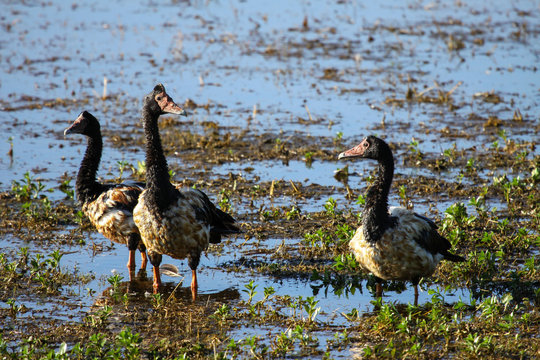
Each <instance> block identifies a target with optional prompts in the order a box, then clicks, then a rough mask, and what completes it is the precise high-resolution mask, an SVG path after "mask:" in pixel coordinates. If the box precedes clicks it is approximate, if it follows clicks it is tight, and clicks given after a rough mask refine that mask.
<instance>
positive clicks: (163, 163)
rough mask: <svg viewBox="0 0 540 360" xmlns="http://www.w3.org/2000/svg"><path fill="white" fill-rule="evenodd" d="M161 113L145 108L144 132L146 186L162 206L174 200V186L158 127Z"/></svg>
mask: <svg viewBox="0 0 540 360" xmlns="http://www.w3.org/2000/svg"><path fill="white" fill-rule="evenodd" d="M158 118H159V115H156V114H154V113H152V112H151V111H149V110H147V109H146V108H143V122H144V133H145V136H146V187H147V189H148V191H149V192H150V193H151V194H152V196H154V199H155V201H156V203H157V205H158V206H159V207H160V208H163V207H165V206H166V205H168V204H170V203H171V202H172V200H173V198H172V197H171V191H172V190H174V187H173V186H172V185H171V182H170V181H169V168H168V167H167V159H166V158H165V155H164V154H163V148H162V146H161V138H160V136H159V128H158V123H157V121H158Z"/></svg>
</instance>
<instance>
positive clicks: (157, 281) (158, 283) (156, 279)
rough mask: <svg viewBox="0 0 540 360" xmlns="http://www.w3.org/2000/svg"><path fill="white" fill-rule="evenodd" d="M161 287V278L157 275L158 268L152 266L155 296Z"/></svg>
mask: <svg viewBox="0 0 540 360" xmlns="http://www.w3.org/2000/svg"><path fill="white" fill-rule="evenodd" d="M160 286H161V277H160V275H159V266H154V294H157V293H158V291H159V287H160Z"/></svg>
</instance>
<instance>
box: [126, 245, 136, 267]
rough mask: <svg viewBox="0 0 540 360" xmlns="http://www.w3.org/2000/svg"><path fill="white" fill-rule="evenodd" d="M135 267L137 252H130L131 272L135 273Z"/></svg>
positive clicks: (129, 264)
mask: <svg viewBox="0 0 540 360" xmlns="http://www.w3.org/2000/svg"><path fill="white" fill-rule="evenodd" d="M135 266H136V265H135V250H129V258H128V262H127V268H128V269H129V271H135Z"/></svg>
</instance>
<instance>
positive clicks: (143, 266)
mask: <svg viewBox="0 0 540 360" xmlns="http://www.w3.org/2000/svg"><path fill="white" fill-rule="evenodd" d="M147 263H148V257H147V256H146V252H145V251H141V270H146V264H147Z"/></svg>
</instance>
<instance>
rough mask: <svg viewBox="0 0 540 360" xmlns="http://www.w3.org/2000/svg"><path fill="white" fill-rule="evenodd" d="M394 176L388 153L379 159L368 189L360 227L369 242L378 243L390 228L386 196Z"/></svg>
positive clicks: (392, 160)
mask: <svg viewBox="0 0 540 360" xmlns="http://www.w3.org/2000/svg"><path fill="white" fill-rule="evenodd" d="M393 176H394V158H393V157H392V153H391V152H389V153H388V154H386V156H384V157H383V158H382V159H379V169H378V173H377V178H376V179H375V182H374V183H373V184H372V185H371V186H370V187H369V188H368V190H367V194H366V206H365V208H364V213H363V218H362V226H363V228H364V237H365V238H366V240H368V241H371V242H376V241H378V240H379V239H380V238H381V236H382V235H383V233H384V231H385V230H386V229H387V228H388V227H389V226H391V221H390V216H389V214H388V194H389V192H390V186H391V184H392V178H393Z"/></svg>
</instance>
